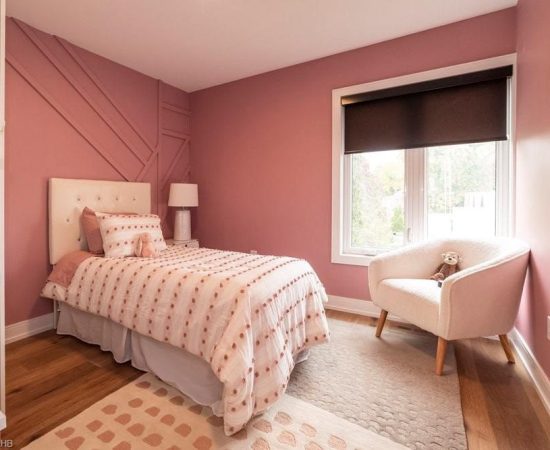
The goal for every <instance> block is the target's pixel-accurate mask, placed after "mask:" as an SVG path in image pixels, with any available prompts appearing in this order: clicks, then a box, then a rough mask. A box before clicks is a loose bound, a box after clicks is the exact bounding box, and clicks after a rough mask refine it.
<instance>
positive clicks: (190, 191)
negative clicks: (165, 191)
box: [168, 183, 199, 207]
mask: <svg viewBox="0 0 550 450" xmlns="http://www.w3.org/2000/svg"><path fill="white" fill-rule="evenodd" d="M168 206H183V207H189V206H199V189H198V186H197V185H196V184H188V183H172V184H171V185H170V197H169V198H168Z"/></svg>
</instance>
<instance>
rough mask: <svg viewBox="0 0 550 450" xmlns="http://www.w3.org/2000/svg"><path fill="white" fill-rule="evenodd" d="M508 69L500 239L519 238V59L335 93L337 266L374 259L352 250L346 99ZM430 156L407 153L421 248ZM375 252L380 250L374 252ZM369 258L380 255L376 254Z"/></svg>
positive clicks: (413, 228) (410, 234)
mask: <svg viewBox="0 0 550 450" xmlns="http://www.w3.org/2000/svg"><path fill="white" fill-rule="evenodd" d="M505 65H512V66H513V72H514V74H513V76H512V77H511V79H510V82H509V95H508V118H509V120H508V126H509V130H508V136H509V139H508V141H504V142H502V143H498V151H497V160H496V173H497V183H498V185H497V187H496V191H497V198H496V211H497V214H496V216H497V217H496V220H497V222H496V234H497V235H500V236H512V235H513V234H514V232H515V223H514V212H515V148H514V145H513V143H514V141H515V139H514V138H515V92H516V77H515V73H516V54H515V53H514V54H509V55H504V56H498V57H495V58H489V59H484V60H480V61H474V62H470V63H465V64H459V65H456V66H450V67H445V68H441V69H435V70H428V71H425V72H418V73H415V74H411V75H404V76H400V77H395V78H390V79H386V80H381V81H375V82H371V83H364V84H358V85H355V86H348V87H344V88H339V89H334V90H333V91H332V252H331V261H332V262H333V263H337V264H351V265H360V266H368V264H369V262H370V260H371V259H372V257H373V255H370V254H369V255H365V254H364V253H363V252H361V253H357V252H356V251H354V250H353V249H352V248H351V247H350V243H349V233H347V232H346V230H349V228H350V218H351V208H349V207H348V206H349V205H350V204H351V193H350V192H349V187H350V183H345V180H346V179H347V177H348V176H349V175H350V174H351V170H350V168H351V164H350V162H351V161H350V158H346V157H345V156H344V108H343V106H342V104H341V98H342V97H344V96H347V95H353V94H359V93H364V92H369V91H376V90H380V89H387V88H391V87H396V86H402V85H406V84H412V83H419V82H422V81H429V80H434V79H438V78H445V77H450V76H454V75H461V74H465V73H470V72H475V71H480V70H488V69H493V68H496V67H501V66H505ZM425 155H426V152H425V150H424V149H423V148H422V149H414V150H407V151H406V152H405V179H406V186H407V187H408V189H412V195H406V196H405V205H404V211H405V218H406V223H407V225H408V230H407V231H406V236H405V237H406V241H407V242H415V241H419V240H421V239H422V238H423V237H424V236H425V235H426V223H425V217H426V214H425V211H423V208H425V205H426V201H425V195H426V189H425V179H424V174H425V164H426V161H425ZM373 250H374V249H373ZM369 253H375V252H374V251H372V252H369Z"/></svg>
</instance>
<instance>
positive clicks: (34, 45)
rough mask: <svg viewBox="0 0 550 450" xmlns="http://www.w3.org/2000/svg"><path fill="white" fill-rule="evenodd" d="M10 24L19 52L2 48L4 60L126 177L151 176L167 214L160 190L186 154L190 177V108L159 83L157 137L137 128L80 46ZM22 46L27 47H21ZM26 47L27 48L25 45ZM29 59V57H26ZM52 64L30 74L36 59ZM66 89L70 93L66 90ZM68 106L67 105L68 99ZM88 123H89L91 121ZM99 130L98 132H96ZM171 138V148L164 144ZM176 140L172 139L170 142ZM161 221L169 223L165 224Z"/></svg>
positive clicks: (155, 201) (156, 203) (159, 208)
mask: <svg viewBox="0 0 550 450" xmlns="http://www.w3.org/2000/svg"><path fill="white" fill-rule="evenodd" d="M8 25H14V26H15V28H16V29H17V31H18V36H17V39H18V41H19V42H18V45H17V48H18V49H19V51H17V53H16V54H15V53H13V52H12V51H10V48H8V50H7V51H6V60H7V63H8V64H9V65H10V66H11V67H12V68H13V69H14V70H15V71H16V72H17V73H18V74H19V75H20V76H21V77H22V78H23V79H25V81H26V82H27V83H28V84H29V85H30V86H32V87H33V89H34V90H35V91H36V92H37V93H38V94H40V96H41V97H42V98H43V99H44V100H45V101H47V102H48V103H49V104H50V106H51V107H52V108H53V109H55V110H56V111H57V112H58V113H59V115H60V116H61V117H63V119H65V121H66V122H67V124H69V125H70V126H71V127H72V128H73V129H74V130H76V131H77V132H78V133H79V134H80V135H81V136H82V138H84V139H85V140H86V141H87V142H88V143H89V144H90V145H91V147H92V148H93V149H94V150H95V151H96V152H97V154H98V155H99V156H100V157H102V158H103V159H104V160H105V161H106V162H107V163H108V164H109V165H111V167H112V168H113V169H114V170H115V171H116V172H117V173H119V174H120V176H121V177H122V179H124V180H126V181H147V180H148V179H150V178H154V179H155V181H156V182H155V183H154V185H155V186H153V187H154V189H153V194H152V195H153V205H154V207H156V208H155V209H156V212H157V213H158V214H159V215H160V216H161V217H162V218H163V219H165V218H166V214H167V207H166V201H165V200H164V199H163V195H165V194H166V192H167V190H168V186H169V183H170V182H171V179H172V175H173V172H174V170H175V168H176V167H177V165H178V163H180V161H181V160H182V159H183V158H184V157H185V156H187V161H186V168H185V170H184V172H185V173H184V175H183V176H182V175H181V171H180V176H179V177H178V181H182V180H183V179H187V178H188V177H189V171H190V168H189V157H188V153H189V144H190V135H189V118H190V112H189V110H188V109H186V108H183V107H181V106H178V105H174V104H171V103H169V102H168V101H166V100H164V99H163V94H162V90H163V89H164V88H165V86H163V83H162V82H161V81H160V80H156V83H157V117H156V139H155V142H149V139H147V138H146V136H145V135H144V134H143V133H142V132H141V130H140V127H139V126H138V125H137V124H136V123H135V122H134V120H133V119H132V117H131V116H130V115H129V114H128V113H127V112H125V111H124V109H123V108H122V107H121V106H120V105H119V104H118V103H117V100H116V99H115V97H114V96H113V94H112V92H109V89H108V88H107V87H106V86H105V84H104V83H103V82H102V80H101V79H100V77H99V76H98V75H97V74H96V73H95V72H94V70H93V69H92V68H91V67H90V65H89V64H88V62H86V60H85V58H84V57H83V56H82V50H81V49H78V48H77V47H75V46H73V45H72V44H70V43H68V42H67V41H65V40H63V39H61V38H59V37H57V36H51V35H48V34H45V33H42V32H40V31H38V30H36V29H34V28H32V27H30V26H28V25H27V24H25V23H23V22H21V21H19V20H17V19H13V18H9V19H8ZM23 46H26V51H21V50H22V47H23ZM29 47H30V48H29ZM30 58H32V61H29V59H30ZM37 59H38V60H41V61H42V62H45V63H46V64H47V65H49V66H50V72H51V74H52V75H51V77H49V78H48V82H44V81H43V79H44V77H43V71H40V72H38V73H33V71H32V67H36V60H37ZM67 90H69V91H70V96H68V95H67ZM68 101H69V102H70V105H71V107H70V108H67V106H66V103H67V102H68ZM90 122H92V124H93V126H89V123H90ZM98 132H99V134H100V135H101V136H100V137H98V136H97V133H98ZM165 138H169V141H170V147H174V145H175V148H171V149H170V150H169V151H168V150H167V149H166V147H167V146H168V145H167V139H165ZM174 141H175V142H176V144H174ZM165 225H168V224H166V223H165Z"/></svg>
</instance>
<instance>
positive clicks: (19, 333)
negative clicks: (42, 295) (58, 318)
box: [6, 313, 53, 344]
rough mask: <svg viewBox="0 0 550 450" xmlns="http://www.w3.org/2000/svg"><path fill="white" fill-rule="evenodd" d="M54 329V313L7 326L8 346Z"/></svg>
mask: <svg viewBox="0 0 550 450" xmlns="http://www.w3.org/2000/svg"><path fill="white" fill-rule="evenodd" d="M51 329H53V313H48V314H44V315H43V316H38V317H33V318H32V319H29V320H23V321H22V322H17V323H12V324H11V325H7V326H6V344H9V343H11V342H15V341H19V340H21V339H25V338H26V337H29V336H33V335H35V334H38V333H42V332H43V331H47V330H51Z"/></svg>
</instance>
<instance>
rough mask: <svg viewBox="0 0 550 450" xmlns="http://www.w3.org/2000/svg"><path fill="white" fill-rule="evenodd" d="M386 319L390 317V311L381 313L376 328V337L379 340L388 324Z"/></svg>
mask: <svg viewBox="0 0 550 450" xmlns="http://www.w3.org/2000/svg"><path fill="white" fill-rule="evenodd" d="M386 317H388V311H385V310H382V311H380V317H379V319H378V325H377V326H376V337H378V338H379V337H380V335H381V334H382V328H384V325H385V324H386Z"/></svg>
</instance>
